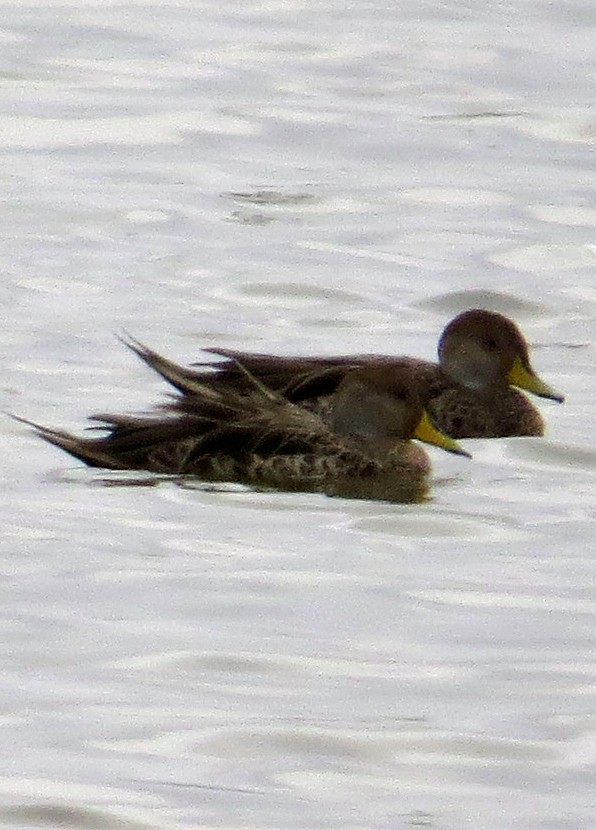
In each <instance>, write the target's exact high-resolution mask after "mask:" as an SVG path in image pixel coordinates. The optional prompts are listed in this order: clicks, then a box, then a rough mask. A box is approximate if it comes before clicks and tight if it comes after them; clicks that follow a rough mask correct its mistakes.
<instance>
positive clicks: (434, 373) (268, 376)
mask: <svg viewBox="0 0 596 830" xmlns="http://www.w3.org/2000/svg"><path fill="white" fill-rule="evenodd" d="M128 345H129V346H130V347H131V348H132V349H133V350H134V351H135V352H136V353H137V354H138V355H139V357H141V359H142V360H144V361H145V362H146V363H148V364H149V365H150V366H151V367H152V368H153V369H155V370H156V371H157V372H159V373H160V374H161V375H162V376H163V377H164V378H166V380H168V381H169V382H170V383H171V384H173V385H174V386H175V387H176V388H177V389H178V390H179V391H180V392H181V393H182V396H183V397H184V396H186V395H192V394H193V390H194V388H195V384H199V385H202V384H207V385H209V386H211V387H212V388H214V389H215V388H220V389H221V388H223V387H227V388H230V389H233V390H235V391H237V392H239V393H242V392H245V391H246V390H247V389H248V388H250V382H249V381H248V380H247V373H248V374H249V375H250V376H251V377H253V378H256V379H257V380H258V381H259V382H261V383H263V384H264V385H266V386H267V387H268V388H270V389H272V390H275V391H277V392H279V394H281V395H282V396H284V397H285V398H287V399H288V400H289V401H291V402H293V403H296V404H299V405H300V406H302V407H304V408H307V409H309V410H311V411H314V412H316V413H318V414H319V415H320V416H321V417H322V418H323V419H325V418H326V417H327V414H326V413H327V412H328V410H329V406H330V401H332V399H333V395H334V394H335V391H336V390H337V388H338V386H339V384H340V383H341V381H342V379H343V378H344V377H345V376H346V374H347V373H348V372H349V371H351V370H352V369H354V368H355V367H362V368H365V369H370V368H375V367H385V368H387V369H388V370H391V369H393V370H400V369H401V368H403V367H405V369H406V370H407V371H409V372H411V373H413V375H414V376H415V378H416V384H417V388H418V390H419V394H420V397H421V400H422V403H423V406H424V407H425V408H426V410H427V411H428V413H429V415H430V416H431V418H432V419H433V421H434V423H435V425H436V426H437V427H438V428H439V429H440V430H441V431H442V432H445V433H446V434H447V435H450V436H452V437H453V438H497V437H510V436H522V435H534V436H537V435H543V434H544V421H543V419H542V416H541V415H540V413H539V411H538V410H537V409H536V407H535V406H534V405H533V404H532V403H531V402H530V401H529V400H528V398H527V397H526V396H525V394H524V393H523V392H521V391H520V389H524V390H527V391H529V392H531V393H533V394H536V395H538V396H540V397H546V398H551V399H552V400H556V401H559V402H560V401H562V400H563V397H562V396H561V395H560V394H559V393H557V392H555V391H554V390H553V389H552V388H551V387H549V386H547V384H545V383H544V382H543V381H542V380H541V379H540V378H539V377H538V375H537V374H536V373H535V372H534V370H533V369H532V367H531V364H530V358H529V352H528V346H527V344H526V341H525V340H524V338H523V336H522V334H521V332H520V331H519V329H518V328H517V326H516V325H515V324H514V323H513V322H512V321H511V320H509V319H508V318H507V317H504V316H503V315H501V314H496V313H494V312H489V311H485V310H484V309H470V310H469V311H466V312H463V313H462V314H460V315H458V317H456V318H455V319H454V320H452V321H451V322H450V323H449V324H448V325H447V327H446V328H445V330H444V331H443V334H442V335H441V339H440V341H439V362H438V363H432V362H430V361H425V360H419V359H416V358H409V357H394V356H390V355H369V354H366V355H340V356H329V357H285V356H278V355H269V354H260V353H250V352H242V351H234V350H231V349H207V350H206V351H208V352H209V353H211V354H214V355H217V356H219V357H223V358H224V360H223V361H222V362H220V363H215V364H214V363H207V364H205V363H204V364H198V365H201V366H202V367H203V368H200V369H193V368H185V367H182V366H179V365H177V364H175V363H173V362H171V361H168V360H166V359H165V358H163V357H161V356H160V355H158V354H157V353H156V352H153V351H152V350H150V349H147V348H146V347H144V346H142V345H141V344H138V343H135V342H134V341H132V342H129V343H128Z"/></svg>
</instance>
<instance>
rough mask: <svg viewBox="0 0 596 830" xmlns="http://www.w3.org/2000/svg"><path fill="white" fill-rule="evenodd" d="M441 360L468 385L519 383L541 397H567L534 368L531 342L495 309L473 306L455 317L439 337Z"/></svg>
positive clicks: (452, 375)
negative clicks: (529, 346)
mask: <svg viewBox="0 0 596 830" xmlns="http://www.w3.org/2000/svg"><path fill="white" fill-rule="evenodd" d="M439 363H440V364H441V366H442V367H443V369H444V370H445V372H446V373H447V374H448V375H449V377H450V378H451V379H452V380H454V381H456V382H457V383H460V384H461V385H462V386H465V387H467V388H468V389H476V390H478V391H483V390H490V389H495V388H498V387H499V386H501V387H502V386H517V387H519V388H520V389H525V390H526V391H528V392H532V393H533V394H534V395H538V396H539V397H541V398H550V399H551V400H553V401H558V402H559V403H561V402H562V401H564V397H563V395H561V394H560V393H559V392H556V391H555V390H554V389H552V388H551V387H550V386H548V385H547V384H546V383H545V382H544V381H543V380H542V379H541V378H539V377H538V375H537V374H536V372H535V371H534V369H533V368H532V366H531V364H530V356H529V351H528V344H527V343H526V341H525V339H524V337H523V335H522V333H521V332H520V330H519V329H518V328H517V326H516V325H515V323H513V322H512V321H511V320H510V319H509V318H508V317H505V316H504V315H502V314H497V313H495V312H493V311H485V310H484V309H478V308H474V309H470V310H469V311H464V312H463V313H462V314H460V315H458V316H457V317H456V318H455V319H454V320H452V321H451V322H450V323H449V324H448V325H447V326H446V328H445V330H444V331H443V334H442V335H441V339H440V340H439Z"/></svg>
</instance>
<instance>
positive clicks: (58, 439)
mask: <svg viewBox="0 0 596 830" xmlns="http://www.w3.org/2000/svg"><path fill="white" fill-rule="evenodd" d="M7 414H8V415H9V417H11V418H12V419H13V420H15V421H18V422H19V423H21V424H26V425H27V426H29V427H31V428H32V429H33V430H34V431H35V434H36V435H39V437H40V438H43V440H44V441H47V442H48V444H53V445H54V446H55V447H59V448H60V449H61V450H64V452H66V453H68V454H69V455H72V456H73V457H74V458H77V459H78V460H79V461H83V462H84V463H85V464H87V466H89V467H105V468H107V469H110V470H118V469H122V464H118V463H117V462H116V461H115V460H114V459H113V458H111V457H110V456H109V455H106V454H105V453H104V452H102V451H101V450H100V449H99V447H98V446H97V441H94V440H85V439H83V438H77V437H76V435H71V434H70V433H68V432H63V431H62V430H57V429H50V428H49V427H44V426H42V425H41V424H37V423H35V421H28V420H27V419H26V418H20V417H19V416H18V415H12V414H11V413H7Z"/></svg>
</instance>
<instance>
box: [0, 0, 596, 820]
mask: <svg viewBox="0 0 596 830" xmlns="http://www.w3.org/2000/svg"><path fill="white" fill-rule="evenodd" d="M595 24H596V12H595V10H594V6H593V3H592V2H591V0H589V1H588V0H584V2H580V1H579V0H578V2H570V1H569V2H562V3H560V4H558V5H556V6H555V5H552V4H543V3H539V2H531V1H530V0H528V2H523V3H522V2H515V3H514V2H503V3H499V4H492V5H491V4H489V6H488V7H481V6H479V5H478V4H462V3H448V2H444V3H442V4H439V3H421V2H416V3H414V2H403V3H400V4H397V5H396V4H394V3H383V2H370V3H358V4H356V3H355V4H346V3H339V2H335V0H328V2H326V3H320V2H319V3H316V4H315V3H312V2H301V3H299V2H292V3H288V2H283V3H282V2H277V3H273V2H272V3H258V2H234V3H222V4H219V5H217V6H216V5H215V4H212V3H200V2H193V3H188V4H184V3H176V4H174V3H171V4H170V3H167V2H163V3H159V4H155V5H150V4H148V3H146V2H143V0H140V2H135V3H132V2H131V3H128V4H120V5H111V4H107V3H105V4H100V5H97V4H91V3H86V4H85V3H79V4H74V3H72V4H68V3H63V2H61V3H54V2H44V3H41V2H37V3H35V2H31V3H28V4H24V3H14V2H13V3H10V4H8V3H2V24H1V28H0V81H1V83H0V101H1V103H2V113H3V115H2V117H1V118H0V156H1V161H2V164H1V165H0V189H1V191H0V192H1V193H2V206H3V210H2V223H1V225H0V234H1V237H2V245H1V246H0V267H1V269H2V279H1V280H0V301H1V307H2V309H3V310H4V315H5V316H4V320H3V325H2V326H1V327H0V346H1V349H0V355H1V360H2V380H1V381H0V389H1V392H2V395H1V398H2V400H1V402H0V405H1V407H2V409H4V410H9V411H13V412H17V413H18V414H21V415H23V416H25V417H30V418H34V419H36V420H39V421H42V422H44V423H47V424H49V425H54V426H62V427H66V428H72V429H74V430H76V429H78V428H79V427H80V426H81V425H82V423H83V421H84V419H85V417H86V415H87V414H89V413H90V412H93V411H102V410H103V411H105V410H106V409H107V410H110V409H112V410H120V411H135V410H139V409H143V408H145V407H147V406H149V405H150V404H152V403H154V402H155V401H156V400H157V399H158V397H159V395H161V394H162V393H163V389H162V385H161V384H160V382H159V381H158V380H157V379H155V378H153V377H152V376H151V375H150V374H149V373H148V372H147V370H146V369H145V368H144V367H142V366H141V365H140V364H138V363H135V361H134V359H133V357H132V356H131V355H130V354H128V353H127V352H126V350H125V349H124V348H123V347H122V346H121V344H120V343H119V342H118V341H117V339H116V338H115V337H114V335H115V334H117V333H119V332H121V331H123V330H126V331H129V332H130V333H131V334H132V335H134V336H137V337H139V338H140V339H142V340H143V341H144V342H146V343H147V344H149V345H151V346H153V347H155V348H157V349H158V350H160V351H163V352H164V353H166V354H168V355H169V356H171V357H172V358H174V359H178V360H180V361H191V360H196V359H199V357H200V349H201V347H203V346H213V345H222V346H229V347H236V348H244V349H253V350H260V351H267V350H271V351H276V352H287V353H291V352H298V351H300V352H302V353H318V352H320V353H325V352H327V353H341V352H363V351H364V352H369V351H378V352H384V353H387V352H388V353H392V352H395V353H401V352H408V353H411V354H415V355H418V356H421V357H427V358H432V357H433V356H434V353H435V349H436V342H437V337H438V334H439V332H440V330H441V328H442V327H443V325H444V323H445V322H446V321H447V320H448V319H449V318H450V317H451V316H453V315H454V314H455V313H456V312H457V311H459V310H461V309H463V308H466V307H469V306H475V305H486V306H488V307H491V308H495V309H496V310H499V311H502V312H504V313H506V314H509V315H510V316H512V317H514V318H515V319H516V320H517V321H518V322H519V324H520V325H521V327H522V328H523V330H524V331H525V332H526V334H527V336H528V338H529V339H530V341H531V343H532V344H533V346H534V352H533V353H534V363H535V365H536V368H537V369H538V371H539V372H540V374H541V375H542V376H543V377H544V378H545V379H546V380H547V381H548V382H549V383H551V384H552V385H553V386H555V387H556V388H558V389H561V390H562V391H563V392H564V393H566V395H567V402H566V404H565V405H564V406H557V405H555V404H551V403H548V402H542V403H541V404H540V406H541V410H542V411H543V413H544V415H545V417H546V420H547V423H548V435H547V437H546V438H545V439H509V440H502V441H492V442H486V441H484V442H483V441H468V442H465V444H466V447H467V448H468V449H470V450H471V451H472V452H473V453H474V461H473V462H467V461H466V460H465V459H457V458H450V457H448V456H447V455H446V454H444V453H440V452H439V451H431V453H432V460H433V464H434V486H433V493H432V499H431V501H429V502H428V503H426V504H423V505H414V506H411V505H408V506H399V505H398V506H396V505H385V504H377V503H366V502H347V501H342V500H339V499H328V498H325V497H322V496H316V495H296V494H284V493H279V494H262V493H253V492H250V491H248V490H246V489H243V488H241V487H229V488H225V487H224V488H220V489H217V488H205V487H201V486H200V485H198V484H197V483H190V482H189V483H188V484H187V486H179V485H177V484H175V483H174V482H171V481H167V480H164V481H161V482H156V481H155V479H153V478H151V477H149V476H145V475H143V474H139V476H133V477H132V478H131V477H130V476H125V475H123V476H119V475H118V474H109V475H106V474H105V473H101V471H95V472H93V471H89V470H85V469H83V468H80V467H78V466H75V465H73V463H72V462H71V461H70V460H69V459H68V458H67V457H66V456H61V455H59V454H58V453H57V451H56V450H54V449H52V448H51V447H48V446H45V445H44V444H43V443H42V442H40V441H39V440H36V439H35V438H34V437H33V436H32V435H31V434H29V433H28V432H27V430H26V429H24V428H23V427H22V425H18V424H16V423H14V422H11V421H10V420H9V419H4V420H3V421H2V423H1V424H0V432H1V435H2V439H3V470H4V473H3V476H2V480H1V482H0V484H1V488H2V500H1V504H2V508H1V510H2V516H1V517H2V529H3V533H2V540H1V543H0V545H1V547H0V568H1V570H2V577H3V578H2V583H1V587H0V594H1V602H0V609H1V610H0V626H1V630H2V636H1V638H0V647H1V649H2V667H3V671H2V675H1V677H0V719H1V722H2V728H3V745H4V748H5V749H4V752H3V753H2V755H1V757H0V824H2V825H3V826H7V827H11V828H13V827H19V828H51V827H73V828H102V827H105V828H110V830H111V828H115V827H122V828H127V830H133V829H134V830H141V828H142V830H148V829H149V828H159V830H173V828H176V830H177V828H184V827H193V828H215V827H217V828H238V830H240V828H242V830H248V828H251V830H252V828H259V829H260V830H266V829H268V828H271V829H272V830H273V828H275V830H278V828H317V830H321V828H333V830H335V829H336V828H342V830H344V829H345V828H359V830H360V828H374V829H375V830H376V828H408V827H433V828H441V830H443V829H445V830H451V828H453V830H455V829H456V828H457V830H459V828H462V827H474V828H475V827H478V826H482V827H483V828H485V829H486V830H497V828H499V830H500V829H501V828H503V830H505V828H507V830H509V828H511V827H516V828H521V829H522V830H538V828H540V830H545V828H546V830H549V828H553V830H554V828H556V829H557V830H561V828H564V830H571V828H574V829H575V828H577V827H582V828H587V827H594V826H596V821H595V820H594V818H593V815H594V808H595V797H594V785H593V782H594V774H595V771H596V770H595V767H596V728H595V722H594V712H595V711H596V663H595V661H594V636H595V633H596V632H595V625H594V613H595V611H596V597H595V594H594V588H593V586H594V583H595V567H596V566H595V565H594V557H593V547H594V545H593V541H592V540H593V538H594V534H595V532H596V527H595V518H596V510H595V508H594V484H595V474H596V452H595V450H594V448H593V445H594V438H593V423H594V420H595V416H596V405H595V403H594V401H595V400H596V397H595V394H594V393H595V383H596V380H595V372H594V365H595V361H594V346H593V339H594V319H595V313H596V292H595V290H594V268H595V264H596V262H595V258H596V253H595V250H594V233H593V227H594V221H595V218H596V207H595V205H594V186H595V177H594V169H593V168H594V164H593V156H594V140H595V136H596V131H595V126H594V125H595V121H594V112H593V101H594V95H595V83H594V55H593V43H594V26H595Z"/></svg>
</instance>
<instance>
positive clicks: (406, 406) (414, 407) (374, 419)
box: [331, 362, 468, 455]
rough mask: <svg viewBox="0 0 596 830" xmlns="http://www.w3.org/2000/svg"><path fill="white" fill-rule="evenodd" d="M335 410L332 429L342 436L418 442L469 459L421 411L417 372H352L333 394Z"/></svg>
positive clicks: (396, 367)
mask: <svg viewBox="0 0 596 830" xmlns="http://www.w3.org/2000/svg"><path fill="white" fill-rule="evenodd" d="M332 406H333V408H332V416H331V427H332V429H333V430H334V432H336V433H338V434H339V435H348V436H352V437H357V438H360V439H364V440H365V441H367V442H369V443H371V444H376V445H385V446H390V445H391V444H395V443H396V442H398V441H407V440H409V439H410V438H418V439H419V440H421V441H425V442H426V443H428V444H435V445H436V446H438V447H442V448H443V449H444V450H447V451H449V452H454V453H458V454H460V455H468V453H467V452H465V450H463V449H462V448H461V447H460V446H459V445H458V444H457V443H456V442H455V441H454V440H453V439H451V438H449V437H448V436H447V435H444V434H443V433H442V432H440V431H439V430H438V429H437V428H436V427H435V426H434V425H433V424H432V423H431V421H430V419H429V418H428V416H427V415H426V413H425V411H424V409H423V407H422V403H421V400H420V396H419V394H418V381H417V378H416V375H415V372H414V370H413V369H412V368H411V367H409V366H407V365H405V364H403V365H402V364H397V363H396V362H393V363H392V365H384V366H382V365H372V366H361V367H358V368H354V369H352V370H350V371H349V372H347V373H346V376H345V377H344V379H343V380H342V382H341V383H340V385H339V386H338V388H337V390H336V392H335V393H334V395H333V404H332Z"/></svg>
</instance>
